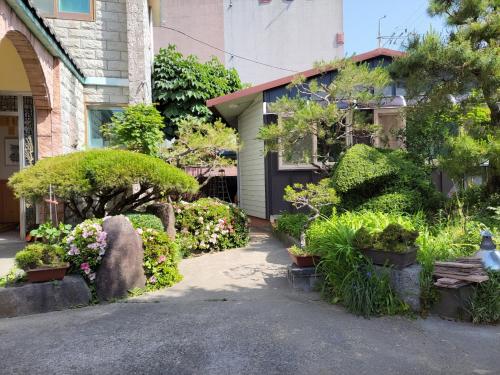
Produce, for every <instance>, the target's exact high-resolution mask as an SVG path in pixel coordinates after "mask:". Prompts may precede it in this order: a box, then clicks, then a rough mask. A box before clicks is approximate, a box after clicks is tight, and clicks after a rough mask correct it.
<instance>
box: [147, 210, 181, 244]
mask: <svg viewBox="0 0 500 375" xmlns="http://www.w3.org/2000/svg"><path fill="white" fill-rule="evenodd" d="M146 211H147V212H148V213H150V214H153V215H155V216H158V217H159V218H160V220H161V222H162V223H163V226H164V227H165V231H166V232H167V235H168V237H170V239H171V240H172V241H173V240H175V212H174V207H173V206H172V204H171V203H153V204H151V205H149V206H148V207H147V208H146Z"/></svg>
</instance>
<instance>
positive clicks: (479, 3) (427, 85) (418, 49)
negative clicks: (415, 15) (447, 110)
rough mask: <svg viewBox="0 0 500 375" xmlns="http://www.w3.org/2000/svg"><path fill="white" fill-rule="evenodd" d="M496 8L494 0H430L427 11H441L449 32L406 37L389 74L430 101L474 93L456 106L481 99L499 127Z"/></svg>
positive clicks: (498, 16) (499, 55)
mask: <svg viewBox="0 0 500 375" xmlns="http://www.w3.org/2000/svg"><path fill="white" fill-rule="evenodd" d="M499 10H500V3H499V2H498V0H430V2H429V13H430V14H431V15H436V16H445V17H446V21H447V23H448V25H449V27H450V29H449V30H450V31H449V33H448V35H446V36H445V37H444V38H442V37H440V36H439V35H438V34H437V33H435V32H432V31H431V32H429V33H428V34H426V35H425V36H423V37H421V36H414V37H412V38H411V39H410V41H409V43H408V46H407V54H406V56H405V57H403V58H401V59H398V60H396V61H395V62H394V64H392V67H391V70H392V74H393V76H394V77H396V78H400V79H404V80H405V82H406V84H407V88H408V92H409V94H410V95H411V96H413V97H417V96H420V95H423V96H424V97H425V98H426V100H430V101H433V102H435V103H438V102H444V101H448V96H449V95H454V96H456V97H460V96H463V95H467V94H470V93H471V92H472V93H475V95H471V96H470V97H469V100H468V101H467V100H466V101H463V102H462V103H463V104H462V105H467V104H469V103H470V101H475V102H482V101H484V102H485V103H486V104H487V105H488V107H489V109H490V111H491V119H492V124H493V125H494V126H496V127H498V126H500V108H499V106H498V102H499V101H500V90H499V87H500V44H499V40H500V26H499V25H500V12H499Z"/></svg>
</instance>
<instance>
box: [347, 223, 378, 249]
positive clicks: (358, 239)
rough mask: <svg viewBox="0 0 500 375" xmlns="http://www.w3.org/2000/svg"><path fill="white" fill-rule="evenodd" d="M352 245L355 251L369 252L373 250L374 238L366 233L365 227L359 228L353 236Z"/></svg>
mask: <svg viewBox="0 0 500 375" xmlns="http://www.w3.org/2000/svg"><path fill="white" fill-rule="evenodd" d="M352 243H353V245H354V247H355V248H356V249H359V250H371V249H373V248H374V244H375V236H374V235H373V234H371V233H370V232H368V230H367V229H366V228H365V227H361V228H359V229H358V230H357V231H356V233H355V234H354V238H353V240H352Z"/></svg>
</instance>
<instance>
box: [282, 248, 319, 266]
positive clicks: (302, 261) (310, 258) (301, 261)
mask: <svg viewBox="0 0 500 375" xmlns="http://www.w3.org/2000/svg"><path fill="white" fill-rule="evenodd" d="M288 255H290V258H292V261H293V263H295V264H296V265H297V266H299V267H302V268H305V267H315V266H316V265H317V264H318V263H319V261H320V258H319V257H318V256H316V255H295V254H292V253H291V252H290V251H289V252H288Z"/></svg>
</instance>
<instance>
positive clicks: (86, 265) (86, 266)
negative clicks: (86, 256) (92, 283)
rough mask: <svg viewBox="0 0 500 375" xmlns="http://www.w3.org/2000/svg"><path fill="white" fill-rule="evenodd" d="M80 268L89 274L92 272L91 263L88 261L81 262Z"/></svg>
mask: <svg viewBox="0 0 500 375" xmlns="http://www.w3.org/2000/svg"><path fill="white" fill-rule="evenodd" d="M80 269H81V270H82V271H83V272H85V274H87V275H88V274H89V273H90V265H89V264H88V263H82V264H80Z"/></svg>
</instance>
